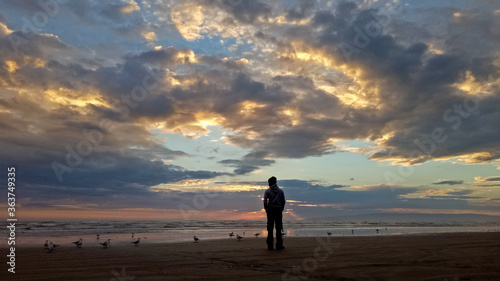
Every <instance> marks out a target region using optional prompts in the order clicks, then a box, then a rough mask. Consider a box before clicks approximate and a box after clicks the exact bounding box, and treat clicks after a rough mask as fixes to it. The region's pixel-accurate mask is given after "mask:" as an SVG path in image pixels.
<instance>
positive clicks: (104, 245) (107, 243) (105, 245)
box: [99, 239, 111, 249]
mask: <svg viewBox="0 0 500 281" xmlns="http://www.w3.org/2000/svg"><path fill="white" fill-rule="evenodd" d="M99 244H101V245H102V247H103V248H105V249H106V248H107V247H109V246H111V239H108V240H106V241H104V242H103V243H99Z"/></svg>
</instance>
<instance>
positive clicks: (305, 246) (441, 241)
mask: <svg viewBox="0 0 500 281" xmlns="http://www.w3.org/2000/svg"><path fill="white" fill-rule="evenodd" d="M94 244H96V245H94ZM97 246H98V245H97V243H87V244H86V243H84V245H83V247H82V248H81V249H77V248H76V246H75V245H69V244H64V245H61V247H57V248H56V249H55V250H54V251H53V252H52V253H48V252H47V251H46V250H44V249H43V245H18V246H16V273H15V274H12V273H9V272H7V266H8V265H6V263H3V264H4V268H3V269H2V272H1V273H0V279H1V280H113V278H114V280H229V279H230V280H264V279H265V280H442V281H444V280H500V255H498V253H499V252H500V233H498V232H483V233H477V232H475V233H447V234H424V235H423V234H413V235H394V236H358V237H329V236H321V237H286V238H285V246H286V249H285V250H282V251H276V250H274V251H267V249H266V245H265V238H262V237H259V238H255V237H246V238H244V239H242V241H237V240H236V239H234V238H227V239H214V240H204V239H202V240H201V241H200V242H199V243H193V242H178V243H156V242H149V241H147V240H146V241H144V240H141V243H140V244H139V245H138V246H137V247H136V246H134V245H133V244H132V243H125V242H123V243H119V244H115V245H112V246H111V247H109V248H107V249H103V248H100V247H97ZM5 250H6V248H5V247H2V252H5ZM3 256H4V257H5V255H3Z"/></svg>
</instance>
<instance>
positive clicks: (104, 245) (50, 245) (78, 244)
mask: <svg viewBox="0 0 500 281" xmlns="http://www.w3.org/2000/svg"><path fill="white" fill-rule="evenodd" d="M99 238H100V234H96V239H97V240H99ZM132 239H134V233H132ZM140 242H141V238H140V237H139V238H137V240H134V241H132V242H130V243H132V244H134V245H135V246H136V247H137V246H139V243H140ZM71 243H73V244H75V245H76V247H77V248H81V247H82V245H83V238H80V239H79V240H78V241H75V242H71ZM99 245H101V246H102V248H103V249H107V248H109V247H111V239H107V240H106V241H104V242H102V243H99ZM59 246H60V245H58V244H54V243H53V242H52V241H50V240H46V241H45V244H44V245H43V248H44V249H46V250H47V251H48V252H49V253H52V251H53V250H54V248H55V247H59Z"/></svg>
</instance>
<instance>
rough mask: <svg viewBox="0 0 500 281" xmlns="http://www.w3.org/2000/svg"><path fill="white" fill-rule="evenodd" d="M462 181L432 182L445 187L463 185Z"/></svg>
mask: <svg viewBox="0 0 500 281" xmlns="http://www.w3.org/2000/svg"><path fill="white" fill-rule="evenodd" d="M463 183H464V181H463V180H441V181H437V182H434V183H433V184H446V185H457V184H463Z"/></svg>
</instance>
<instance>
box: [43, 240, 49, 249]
mask: <svg viewBox="0 0 500 281" xmlns="http://www.w3.org/2000/svg"><path fill="white" fill-rule="evenodd" d="M48 247H49V240H45V244H43V248H44V249H48Z"/></svg>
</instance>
